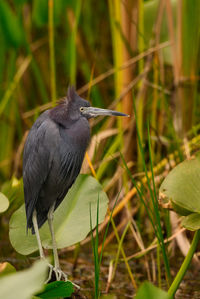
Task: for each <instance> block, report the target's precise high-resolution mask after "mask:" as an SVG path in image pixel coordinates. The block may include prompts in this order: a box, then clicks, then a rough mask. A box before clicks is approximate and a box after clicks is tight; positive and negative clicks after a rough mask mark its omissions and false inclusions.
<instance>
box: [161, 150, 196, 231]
mask: <svg viewBox="0 0 200 299" xmlns="http://www.w3.org/2000/svg"><path fill="white" fill-rule="evenodd" d="M199 170H200V156H199V155H198V156H197V157H196V158H193V159H191V160H186V161H184V162H182V163H180V164H179V165H178V166H176V167H175V168H174V169H173V170H172V171H171V172H170V173H169V174H168V176H167V177H166V178H165V180H164V181H163V183H162V185H161V186H160V198H161V200H162V202H163V203H164V204H171V205H172V207H173V209H174V210H175V211H176V212H177V213H178V214H180V215H182V216H187V217H183V218H182V225H183V226H184V227H186V228H187V229H190V230H197V229H199V228H200V185H199V181H200V171H199Z"/></svg>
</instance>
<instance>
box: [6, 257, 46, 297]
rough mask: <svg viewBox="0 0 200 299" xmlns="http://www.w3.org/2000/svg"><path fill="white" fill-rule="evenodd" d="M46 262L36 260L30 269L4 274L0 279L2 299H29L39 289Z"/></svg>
mask: <svg viewBox="0 0 200 299" xmlns="http://www.w3.org/2000/svg"><path fill="white" fill-rule="evenodd" d="M47 268H48V267H47V263H46V262H45V261H38V262H36V263H35V264H34V265H33V266H32V267H31V268H30V269H28V270H24V271H20V272H18V273H14V274H9V275H5V276H3V277H2V278H1V279H0V294H1V295H0V296H1V298H3V299H10V298H20V299H29V298H30V299H31V298H32V296H33V294H34V293H36V292H39V291H41V289H42V287H43V285H44V282H45V280H46V275H47Z"/></svg>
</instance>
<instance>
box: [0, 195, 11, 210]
mask: <svg viewBox="0 0 200 299" xmlns="http://www.w3.org/2000/svg"><path fill="white" fill-rule="evenodd" d="M8 207H9V200H8V198H7V197H6V196H5V195H4V194H3V193H1V192H0V213H3V212H5V211H6V210H7V209H8Z"/></svg>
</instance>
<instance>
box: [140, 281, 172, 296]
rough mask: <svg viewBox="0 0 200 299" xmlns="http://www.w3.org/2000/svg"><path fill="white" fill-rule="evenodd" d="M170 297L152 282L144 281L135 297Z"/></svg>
mask: <svg viewBox="0 0 200 299" xmlns="http://www.w3.org/2000/svg"><path fill="white" fill-rule="evenodd" d="M144 298H148V299H170V296H169V295H168V294H167V293H166V292H165V291H163V290H161V289H159V288H157V287H155V286H154V285H153V284H151V283H150V282H147V281H146V282H144V283H143V284H142V285H141V287H140V288H139V290H138V292H137V295H136V296H135V299H144Z"/></svg>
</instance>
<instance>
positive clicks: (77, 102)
mask: <svg viewBox="0 0 200 299" xmlns="http://www.w3.org/2000/svg"><path fill="white" fill-rule="evenodd" d="M67 99H68V101H69V106H70V109H71V110H72V111H73V113H72V115H73V114H74V116H75V115H76V116H77V114H79V115H81V116H83V117H85V118H87V119H90V118H95V117H97V116H100V115H101V116H129V115H127V114H125V113H121V112H118V111H114V110H109V109H101V108H96V107H91V106H90V103H89V102H88V101H86V100H84V99H83V98H81V97H80V96H79V95H78V94H77V93H76V91H75V89H74V87H69V88H68V92H67Z"/></svg>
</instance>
